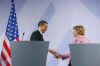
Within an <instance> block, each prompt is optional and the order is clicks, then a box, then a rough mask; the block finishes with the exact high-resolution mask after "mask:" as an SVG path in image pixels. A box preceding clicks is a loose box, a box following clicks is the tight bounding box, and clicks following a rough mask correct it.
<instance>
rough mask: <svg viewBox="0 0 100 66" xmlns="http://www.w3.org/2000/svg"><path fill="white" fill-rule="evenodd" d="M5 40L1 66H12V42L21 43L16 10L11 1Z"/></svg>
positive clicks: (12, 0)
mask: <svg viewBox="0 0 100 66" xmlns="http://www.w3.org/2000/svg"><path fill="white" fill-rule="evenodd" d="M3 38H4V40H3V42H2V43H1V44H2V50H1V55H0V57H1V63H0V66H12V63H11V48H10V41H14V40H16V41H19V33H18V24H17V17H16V10H15V3H14V0H11V9H10V16H9V19H8V24H7V27H6V32H5V34H4V37H3Z"/></svg>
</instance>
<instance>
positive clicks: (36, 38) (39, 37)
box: [30, 30, 44, 41]
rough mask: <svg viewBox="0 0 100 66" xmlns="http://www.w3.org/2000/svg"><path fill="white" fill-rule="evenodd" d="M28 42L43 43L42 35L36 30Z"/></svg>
mask: <svg viewBox="0 0 100 66" xmlns="http://www.w3.org/2000/svg"><path fill="white" fill-rule="evenodd" d="M30 41H44V39H43V35H42V34H41V33H40V32H39V31H38V30H37V31H34V32H33V33H32V35H31V38H30Z"/></svg>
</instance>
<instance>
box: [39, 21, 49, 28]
mask: <svg viewBox="0 0 100 66" xmlns="http://www.w3.org/2000/svg"><path fill="white" fill-rule="evenodd" d="M44 24H48V22H47V21H44V20H41V21H39V23H38V27H39V26H43V25H44Z"/></svg>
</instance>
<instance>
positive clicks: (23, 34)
mask: <svg viewBox="0 0 100 66" xmlns="http://www.w3.org/2000/svg"><path fill="white" fill-rule="evenodd" d="M24 35H25V32H23V35H22V41H23V39H24Z"/></svg>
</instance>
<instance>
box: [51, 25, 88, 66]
mask: <svg viewBox="0 0 100 66" xmlns="http://www.w3.org/2000/svg"><path fill="white" fill-rule="evenodd" d="M73 36H74V40H73V41H72V43H73V44H81V43H88V42H89V41H88V38H87V37H86V36H85V28H84V27H83V26H82V25H76V26H74V27H73ZM49 52H50V53H52V54H53V55H54V56H55V57H56V58H62V59H68V58H70V57H71V56H70V54H65V55H61V54H59V53H57V52H56V51H54V50H53V49H51V50H49ZM68 66H72V64H71V60H70V62H69V65H68Z"/></svg>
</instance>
